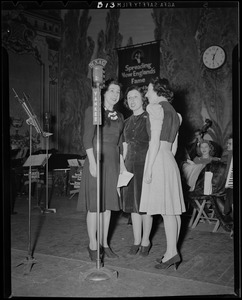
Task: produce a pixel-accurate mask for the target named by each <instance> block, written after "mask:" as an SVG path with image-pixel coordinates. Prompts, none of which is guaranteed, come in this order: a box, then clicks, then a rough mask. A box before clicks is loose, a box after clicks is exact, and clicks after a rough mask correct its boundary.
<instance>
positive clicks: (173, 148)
mask: <svg viewBox="0 0 242 300" xmlns="http://www.w3.org/2000/svg"><path fill="white" fill-rule="evenodd" d="M177 114H178V117H179V120H180V126H181V123H182V116H181V115H180V114H179V113H177ZM178 135H179V131H177V134H176V138H175V141H174V142H173V144H172V149H171V152H172V154H173V155H174V156H175V155H176V151H177V147H178Z"/></svg>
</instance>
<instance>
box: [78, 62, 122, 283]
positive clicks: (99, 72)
mask: <svg viewBox="0 0 242 300" xmlns="http://www.w3.org/2000/svg"><path fill="white" fill-rule="evenodd" d="M106 63H107V61H106V60H104V59H100V58H99V59H95V60H93V61H92V62H91V63H90V64H89V67H90V68H91V69H92V77H93V85H94V87H93V88H92V96H93V124H94V125H96V126H97V131H96V132H97V155H96V163H97V263H96V268H95V269H90V270H88V271H87V272H85V274H82V273H80V278H84V279H86V280H92V281H102V280H107V279H110V278H117V274H118V273H117V272H116V271H114V270H109V269H107V268H105V267H102V266H101V259H100V160H101V155H100V128H99V127H100V125H102V118H101V86H102V83H103V68H104V67H105V65H106Z"/></svg>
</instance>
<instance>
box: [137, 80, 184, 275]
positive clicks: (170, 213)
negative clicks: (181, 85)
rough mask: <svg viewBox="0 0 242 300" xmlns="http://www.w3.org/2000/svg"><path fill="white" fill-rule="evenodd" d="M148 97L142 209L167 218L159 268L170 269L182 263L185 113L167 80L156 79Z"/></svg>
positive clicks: (150, 87) (165, 219)
mask: <svg viewBox="0 0 242 300" xmlns="http://www.w3.org/2000/svg"><path fill="white" fill-rule="evenodd" d="M146 97H147V98H148V100H149V105H148V106H147V112H148V115H149V123H150V126H149V127H148V133H149V135H150V142H149V149H148V152H147V155H146V161H145V169H144V176H143V184H142V194H141V201H140V209H139V210H140V212H146V213H147V214H149V215H156V214H161V215H162V217H163V221H164V227H165V234H166V242H167V245H166V246H167V247H166V252H165V253H164V255H162V257H161V258H158V259H157V262H158V263H159V264H158V265H156V266H155V267H156V268H157V269H166V268H169V267H170V266H172V265H174V266H175V268H177V266H178V264H179V263H180V262H181V257H180V254H179V253H178V249H177V242H178V238H179V234H180V228H181V214H182V213H183V212H185V211H186V209H185V203H184V198H183V191H182V184H181V176H180V171H179V169H178V165H177V162H176V160H175V157H174V156H175V153H176V150H177V140H178V131H179V127H180V125H181V116H180V115H179V114H178V113H177V112H176V111H175V109H174V108H173V106H172V105H171V102H172V100H173V92H172V90H171V88H170V85H169V82H168V80H167V79H160V78H155V79H152V80H151V81H150V84H149V85H148V91H147V93H146Z"/></svg>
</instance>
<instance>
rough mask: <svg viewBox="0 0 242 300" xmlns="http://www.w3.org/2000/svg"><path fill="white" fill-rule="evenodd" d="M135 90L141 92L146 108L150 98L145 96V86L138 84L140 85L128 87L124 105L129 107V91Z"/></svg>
mask: <svg viewBox="0 0 242 300" xmlns="http://www.w3.org/2000/svg"><path fill="white" fill-rule="evenodd" d="M133 90H136V91H138V92H139V93H140V95H141V99H142V102H143V109H144V110H145V109H146V106H147V105H148V99H147V98H146V97H145V89H144V87H143V86H138V85H131V86H129V87H128V88H127V89H126V92H125V95H124V105H125V107H127V108H128V109H130V108H129V104H128V99H127V96H128V93H129V92H130V91H133Z"/></svg>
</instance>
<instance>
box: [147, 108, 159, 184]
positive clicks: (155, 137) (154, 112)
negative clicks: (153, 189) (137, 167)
mask: <svg viewBox="0 0 242 300" xmlns="http://www.w3.org/2000/svg"><path fill="white" fill-rule="evenodd" d="M147 112H148V113H149V119H150V132H151V137H150V142H149V149H148V152H147V163H146V167H145V171H144V181H145V182H146V183H150V182H151V180H152V167H153V164H154V161H155V158H156V156H157V153H158V151H159V148H160V133H161V129H162V124H163V119H164V110H163V108H162V106H161V105H159V104H152V105H151V104H149V105H148V106H147Z"/></svg>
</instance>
